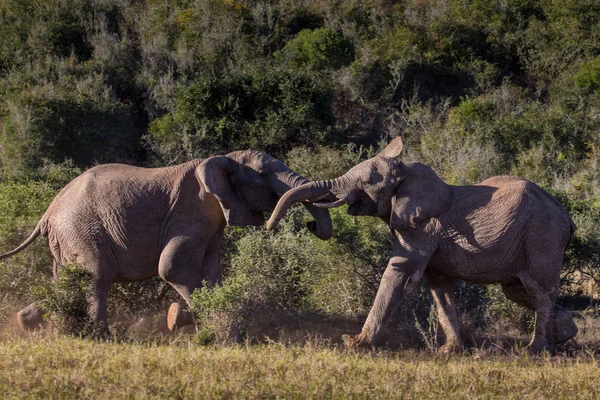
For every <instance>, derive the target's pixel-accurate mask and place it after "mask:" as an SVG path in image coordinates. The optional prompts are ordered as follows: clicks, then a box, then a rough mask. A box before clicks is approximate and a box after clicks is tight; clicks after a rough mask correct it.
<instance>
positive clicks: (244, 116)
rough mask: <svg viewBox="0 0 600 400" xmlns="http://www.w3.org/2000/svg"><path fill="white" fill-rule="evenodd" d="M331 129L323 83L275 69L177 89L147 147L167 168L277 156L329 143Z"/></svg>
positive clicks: (153, 128) (205, 80) (151, 131)
mask: <svg viewBox="0 0 600 400" xmlns="http://www.w3.org/2000/svg"><path fill="white" fill-rule="evenodd" d="M333 123H334V118H333V115H332V111H331V92H330V90H329V88H328V87H327V86H326V85H324V84H323V83H321V82H319V81H317V80H316V79H315V78H313V77H311V76H308V75H303V74H291V73H289V72H286V71H283V70H279V69H272V68H269V69H267V70H262V71H259V70H252V69H249V70H248V71H246V72H244V73H239V74H233V75H227V76H224V77H222V78H220V79H217V78H209V77H201V78H198V79H196V80H194V81H193V82H191V83H190V84H189V85H188V86H181V88H180V90H179V95H178V97H177V109H176V111H175V112H174V113H172V114H171V113H170V114H167V115H165V116H163V117H161V118H158V119H156V120H154V121H153V122H152V123H151V124H150V127H149V141H150V143H151V144H152V148H153V150H154V151H155V152H156V153H157V154H158V155H159V156H161V157H162V159H164V160H166V161H169V162H173V161H176V160H180V161H181V160H183V159H189V158H193V157H200V156H206V155H209V154H214V153H224V152H228V151H232V150H236V149H241V148H255V149H261V150H265V151H268V152H272V153H274V154H276V155H277V154H280V153H282V152H283V151H286V150H288V149H290V148H292V147H293V146H295V145H299V144H311V145H312V144H318V143H323V142H325V141H327V140H330V139H331V138H332V130H333V129H332V128H333ZM178 157H179V158H178Z"/></svg>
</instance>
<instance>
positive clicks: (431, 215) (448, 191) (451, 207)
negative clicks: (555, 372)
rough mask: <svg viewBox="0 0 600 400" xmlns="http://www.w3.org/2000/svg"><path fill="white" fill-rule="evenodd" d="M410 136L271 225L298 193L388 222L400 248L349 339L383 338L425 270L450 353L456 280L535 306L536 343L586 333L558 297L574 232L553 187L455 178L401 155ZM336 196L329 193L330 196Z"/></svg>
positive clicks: (536, 346)
mask: <svg viewBox="0 0 600 400" xmlns="http://www.w3.org/2000/svg"><path fill="white" fill-rule="evenodd" d="M401 151H402V140H401V139H400V138H396V139H394V140H393V141H392V142H391V143H390V144H389V145H388V146H387V147H386V148H385V149H384V150H383V151H382V152H381V153H379V154H378V155H377V156H375V157H373V158H371V159H369V160H367V161H364V162H362V163H360V164H358V165H357V166H355V167H353V168H352V169H350V170H349V171H348V172H347V173H345V174H344V175H343V176H340V177H338V178H336V179H333V180H329V181H315V182H310V183H307V184H304V185H302V186H298V187H295V188H293V189H292V190H290V191H289V192H287V193H286V194H285V195H284V196H282V198H281V199H280V200H279V203H278V204H277V207H276V208H275V210H274V212H273V214H272V215H271V218H270V219H269V221H268V222H267V229H273V228H274V227H275V226H276V224H277V222H278V221H279V220H280V219H281V218H282V217H283V216H284V215H285V212H286V210H287V208H288V207H289V206H290V205H291V204H292V203H293V202H296V201H300V200H310V201H313V202H315V201H316V200H323V199H324V200H325V201H328V202H321V203H318V202H315V203H314V205H316V206H318V207H337V206H340V205H342V204H348V205H349V208H348V214H350V215H370V216H375V217H379V218H381V219H383V220H384V221H385V222H386V223H388V224H389V226H390V228H391V231H392V233H393V235H394V236H395V237H396V240H395V241H394V248H393V256H392V258H391V259H390V261H389V263H388V266H387V268H386V270H385V272H384V274H383V277H382V279H381V282H380V285H379V289H378V291H377V295H376V298H375V302H374V304H373V306H372V308H371V311H370V312H369V315H368V317H367V320H366V322H365V324H364V326H363V328H362V332H361V333H360V334H359V335H357V336H352V337H350V338H349V339H348V340H347V341H346V344H347V345H348V346H350V347H353V346H365V345H369V346H371V345H374V344H375V343H376V342H377V340H378V339H380V338H381V336H382V334H383V333H384V331H385V328H386V326H387V324H388V322H389V321H390V318H391V317H392V315H393V313H394V312H395V310H396V309H397V308H398V306H399V303H400V300H401V298H402V296H403V294H404V292H405V290H406V288H407V286H408V285H409V283H410V282H417V281H419V280H420V279H421V277H422V276H425V278H426V281H427V283H428V286H429V288H430V290H431V293H432V296H433V298H434V301H435V303H436V306H437V309H438V315H439V320H440V324H441V327H442V329H443V331H444V334H445V336H446V343H445V344H444V345H443V347H442V348H441V349H440V350H441V351H442V352H456V351H461V350H462V348H463V341H462V340H461V338H460V334H459V331H460V328H459V321H458V318H457V313H456V307H455V294H454V291H455V283H456V280H457V279H460V280H464V281H468V282H474V283H478V284H490V283H500V284H501V285H502V289H503V291H504V293H505V294H506V296H507V297H508V298H509V299H511V300H513V301H515V302H517V303H519V304H521V305H523V306H525V307H527V308H530V309H532V310H534V311H535V331H534V334H533V339H532V340H531V342H530V344H529V346H528V347H529V348H530V349H531V350H533V351H539V350H541V349H550V350H551V349H552V348H553V345H554V343H558V342H564V341H566V340H568V339H570V338H572V337H573V336H575V334H576V333H577V326H576V325H575V323H574V322H573V318H572V317H571V314H570V313H569V312H568V311H567V310H565V309H564V308H562V307H560V306H558V305H556V303H555V301H556V297H557V291H558V285H559V279H560V271H561V267H562V262H563V257H564V253H565V250H566V248H567V246H568V245H569V242H570V240H571V237H572V236H573V233H574V231H575V226H574V224H573V221H572V220H571V218H570V216H569V215H568V213H567V212H566V211H565V210H564V209H563V207H562V206H561V205H560V204H559V203H558V201H557V200H556V199H554V198H553V197H552V196H551V195H550V194H548V193H547V192H546V191H544V190H543V189H542V188H540V187H539V186H537V185H536V184H534V183H532V182H529V181H527V180H525V179H519V178H514V177H508V176H497V177H493V178H490V179H487V180H485V181H484V182H481V183H480V184H477V185H474V186H450V185H447V184H446V183H444V182H443V181H442V180H441V179H440V178H439V177H438V176H437V175H436V174H435V172H434V171H433V170H432V169H431V168H430V167H428V166H426V165H424V164H420V163H404V162H401V161H399V160H397V159H396V157H397V156H398V155H399V154H400V152H401ZM327 196H328V197H327Z"/></svg>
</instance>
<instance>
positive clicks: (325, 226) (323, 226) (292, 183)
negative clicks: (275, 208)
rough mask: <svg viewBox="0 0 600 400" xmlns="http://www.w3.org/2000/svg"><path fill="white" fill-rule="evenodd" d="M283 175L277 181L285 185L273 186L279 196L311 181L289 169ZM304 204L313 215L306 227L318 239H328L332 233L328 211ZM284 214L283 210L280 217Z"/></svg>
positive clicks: (283, 195)
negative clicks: (283, 186) (312, 219)
mask: <svg viewBox="0 0 600 400" xmlns="http://www.w3.org/2000/svg"><path fill="white" fill-rule="evenodd" d="M285 175H286V176H279V180H278V181H279V182H284V183H285V185H287V187H285V188H282V187H279V188H275V191H276V192H277V194H278V195H279V196H281V198H283V197H285V196H286V194H287V193H290V191H294V190H296V189H297V188H299V187H302V186H306V185H310V184H311V183H312V182H310V181H309V180H308V179H306V178H304V177H303V176H301V175H298V174H296V173H295V172H293V171H291V170H288V171H286V172H285ZM325 195H327V192H326V193H325ZM279 203H281V199H280V200H279ZM279 203H277V204H278V205H279ZM290 205H291V204H290ZM304 206H305V207H306V209H307V210H308V212H310V213H311V215H312V216H313V218H314V219H315V220H314V221H311V222H308V223H307V228H308V229H309V230H310V231H311V232H312V233H313V234H314V235H315V236H316V237H318V238H319V239H322V240H327V239H329V238H330V237H331V235H332V234H333V225H332V222H331V217H330V215H329V211H328V210H325V209H322V208H318V207H315V206H314V205H312V204H309V203H305V204H304ZM286 210H287V208H286ZM284 215H285V212H284V213H283V215H282V217H283V216H284ZM278 221H279V220H278ZM267 229H268V225H267Z"/></svg>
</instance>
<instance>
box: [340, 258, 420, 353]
mask: <svg viewBox="0 0 600 400" xmlns="http://www.w3.org/2000/svg"><path fill="white" fill-rule="evenodd" d="M425 266H426V263H416V262H415V261H414V260H413V261H409V260H408V259H407V258H406V257H403V256H394V257H392V258H391V259H390V261H389V263H388V266H387V268H386V269H385V272H384V273H383V276H382V278H381V282H380V283H379V289H377V295H376V296H375V302H374V303H373V306H372V307H371V311H369V315H368V316H367V320H366V322H365V324H364V325H363V328H362V332H361V333H360V334H359V335H357V336H353V337H346V338H345V339H344V341H345V344H346V346H347V347H349V348H354V347H370V346H373V345H375V344H376V343H377V341H378V340H379V339H380V338H381V336H383V333H384V332H385V329H386V327H387V325H388V323H389V322H390V319H391V318H392V316H393V315H394V313H395V312H396V309H397V308H398V306H399V305H400V301H401V300H402V297H404V292H405V291H406V288H407V286H408V284H409V282H410V280H411V278H413V277H414V276H416V275H419V278H420V276H421V274H422V269H424V268H425Z"/></svg>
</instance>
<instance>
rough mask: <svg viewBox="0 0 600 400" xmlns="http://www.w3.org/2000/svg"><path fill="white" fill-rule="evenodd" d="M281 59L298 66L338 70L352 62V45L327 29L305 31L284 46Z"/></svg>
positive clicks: (339, 34)
mask: <svg viewBox="0 0 600 400" xmlns="http://www.w3.org/2000/svg"><path fill="white" fill-rule="evenodd" d="M281 57H282V58H283V59H285V60H287V61H289V62H291V63H293V64H296V65H298V66H308V67H310V68H315V69H321V68H325V67H330V68H340V67H342V66H344V65H348V64H350V63H351V62H352V61H353V60H354V44H353V43H352V41H350V40H348V39H346V38H344V37H343V36H342V34H341V33H339V32H337V31H333V30H331V29H329V28H319V29H314V30H310V29H305V30H302V31H300V33H298V35H297V36H296V37H295V38H294V39H292V40H290V41H289V42H288V43H287V44H286V45H285V48H284V49H283V50H282V52H281Z"/></svg>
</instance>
